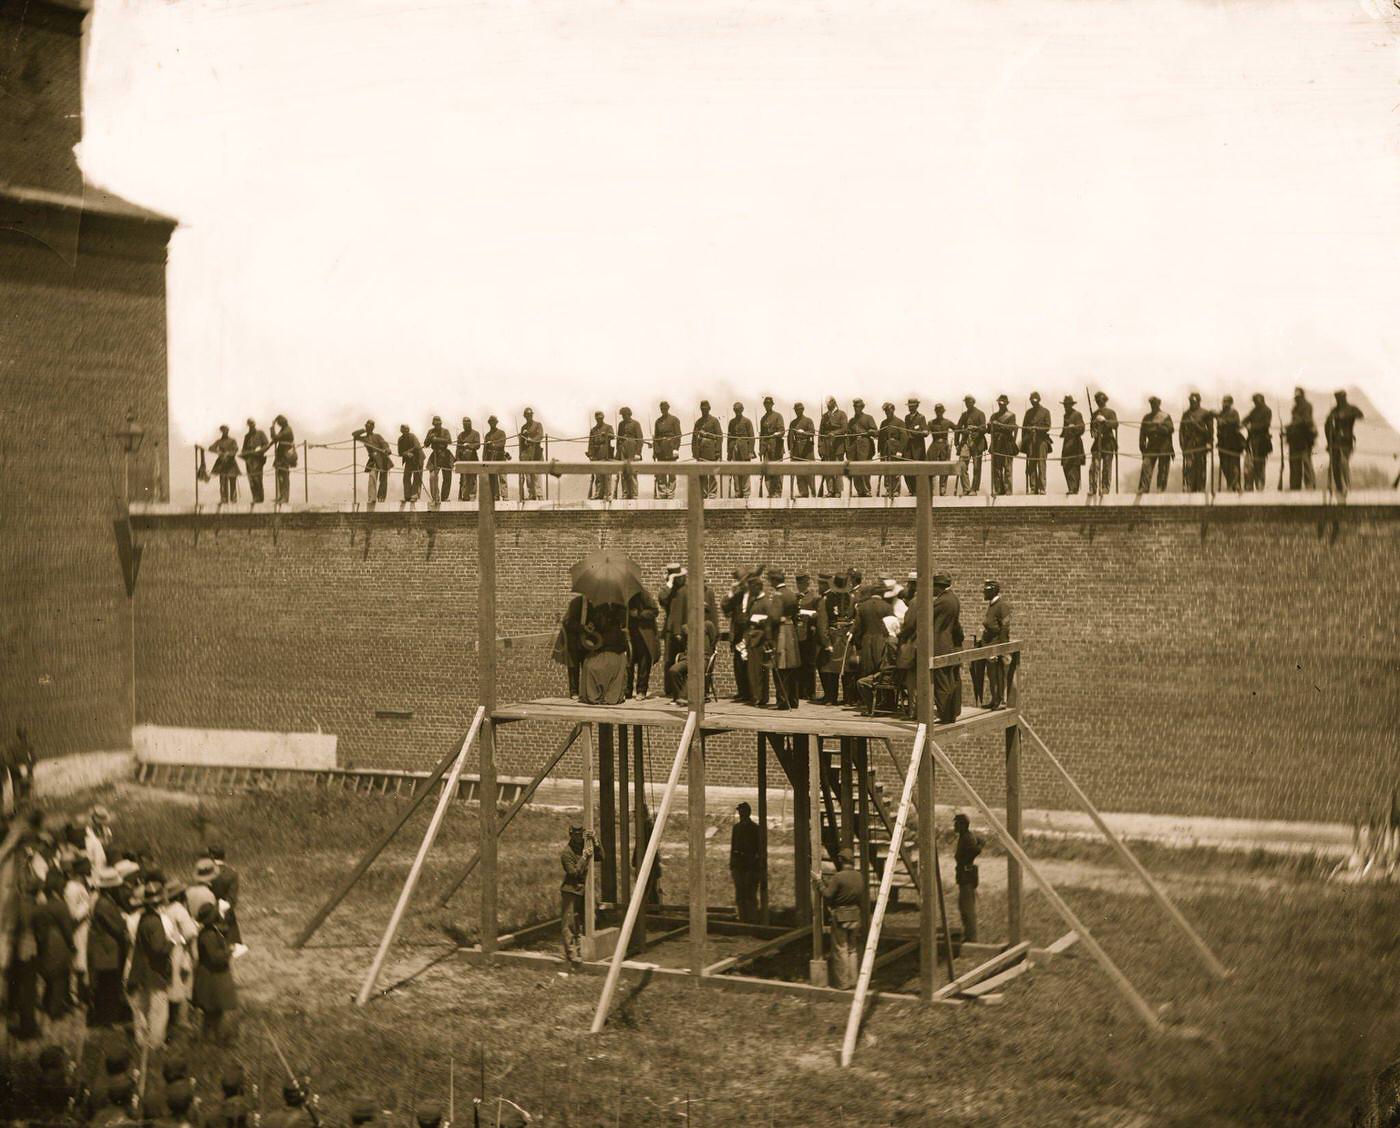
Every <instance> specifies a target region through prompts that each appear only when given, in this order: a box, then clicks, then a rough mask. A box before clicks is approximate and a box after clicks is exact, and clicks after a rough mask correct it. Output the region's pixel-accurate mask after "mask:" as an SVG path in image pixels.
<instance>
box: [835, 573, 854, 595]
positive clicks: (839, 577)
mask: <svg viewBox="0 0 1400 1128" xmlns="http://www.w3.org/2000/svg"><path fill="white" fill-rule="evenodd" d="M849 586H850V581H849V580H848V579H847V577H846V573H845V572H838V573H837V574H836V575H834V576H832V577H831V588H832V590H833V591H845V590H846V589H847V588H848V587H849Z"/></svg>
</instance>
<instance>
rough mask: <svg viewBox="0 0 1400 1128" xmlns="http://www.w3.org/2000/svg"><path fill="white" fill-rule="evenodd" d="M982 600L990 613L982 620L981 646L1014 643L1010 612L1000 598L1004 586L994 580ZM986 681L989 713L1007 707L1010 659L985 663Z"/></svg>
mask: <svg viewBox="0 0 1400 1128" xmlns="http://www.w3.org/2000/svg"><path fill="white" fill-rule="evenodd" d="M982 598H983V599H985V600H986V601H987V613H986V614H985V615H984V616H983V617H982V639H981V641H980V643H979V644H978V645H980V646H996V645H998V644H999V643H1003V642H1010V641H1011V608H1010V606H1009V605H1008V604H1007V602H1006V600H1004V599H1003V598H1002V597H1001V586H1000V585H999V584H998V583H997V582H996V581H995V580H988V581H987V582H986V583H984V584H983V585H982ZM986 663H987V666H986V669H987V681H988V685H989V689H990V691H991V700H990V701H988V702H987V708H988V709H1000V708H1001V707H1002V706H1003V705H1004V704H1005V703H1006V692H1007V681H1008V678H1007V658H1006V655H1004V654H998V655H996V656H995V657H992V658H988V659H986Z"/></svg>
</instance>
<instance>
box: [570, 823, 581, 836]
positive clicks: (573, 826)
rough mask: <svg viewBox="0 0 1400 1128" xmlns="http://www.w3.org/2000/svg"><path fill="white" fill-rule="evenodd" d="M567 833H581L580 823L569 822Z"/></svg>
mask: <svg viewBox="0 0 1400 1128" xmlns="http://www.w3.org/2000/svg"><path fill="white" fill-rule="evenodd" d="M569 833H570V834H582V833H583V825H582V824H581V823H570V824H569Z"/></svg>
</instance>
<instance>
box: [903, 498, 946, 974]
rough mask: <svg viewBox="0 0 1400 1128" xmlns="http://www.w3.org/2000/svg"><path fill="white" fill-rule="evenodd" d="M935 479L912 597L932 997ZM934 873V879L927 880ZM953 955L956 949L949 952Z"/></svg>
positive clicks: (922, 895) (922, 913) (924, 936)
mask: <svg viewBox="0 0 1400 1128" xmlns="http://www.w3.org/2000/svg"><path fill="white" fill-rule="evenodd" d="M932 491H933V482H932V480H931V479H930V478H928V477H927V476H925V475H923V474H920V475H919V476H918V477H917V478H916V479H915V484H914V496H915V499H916V500H915V502H914V567H915V569H916V570H917V572H918V576H919V587H918V592H917V594H916V595H915V597H914V608H915V615H916V620H915V621H916V622H917V624H918V635H917V649H916V654H915V661H914V677H915V688H914V702H915V708H916V715H917V716H918V719H919V724H920V725H921V726H923V731H924V737H925V739H924V740H923V741H916V742H915V745H914V760H915V761H919V763H918V766H917V768H915V765H914V763H913V762H911V764H910V771H915V770H917V771H918V773H919V790H918V809H919V827H918V834H919V868H920V870H921V871H922V872H923V874H924V880H923V881H922V882H921V883H920V885H919V994H920V995H921V996H922V997H923V998H925V999H932V998H933V995H934V992H935V991H936V990H937V984H938V939H937V929H938V907H939V906H938V902H937V901H936V900H935V898H934V896H933V894H934V893H936V892H937V891H939V890H940V889H941V885H940V883H939V882H938V880H937V876H938V875H937V873H936V872H934V867H935V866H936V865H937V863H936V862H935V860H934V857H935V854H934V851H935V848H936V842H935V839H934V834H935V828H936V819H935V815H934V808H935V804H936V801H937V788H936V784H935V780H934V775H933V760H932V758H931V757H930V756H929V753H928V745H929V744H930V743H931V741H929V740H928V738H927V737H928V730H929V729H930V728H932V727H933V722H934V709H933V680H932V675H930V674H929V673H928V670H929V664H930V662H931V661H932V660H933V498H932ZM930 873H933V876H934V878H935V880H933V881H929V880H928V879H927V878H928V875H929V874H930ZM948 957H949V959H950V960H951V959H952V952H949V953H948Z"/></svg>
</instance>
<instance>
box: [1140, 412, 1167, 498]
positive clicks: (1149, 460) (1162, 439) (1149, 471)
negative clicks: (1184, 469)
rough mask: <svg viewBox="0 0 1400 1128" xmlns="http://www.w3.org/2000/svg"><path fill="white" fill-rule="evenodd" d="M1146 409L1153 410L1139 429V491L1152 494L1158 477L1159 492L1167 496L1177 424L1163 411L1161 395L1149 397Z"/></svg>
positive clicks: (1145, 416)
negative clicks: (1165, 493)
mask: <svg viewBox="0 0 1400 1128" xmlns="http://www.w3.org/2000/svg"><path fill="white" fill-rule="evenodd" d="M1147 406H1148V408H1149V409H1150V410H1149V411H1148V412H1147V414H1146V415H1144V416H1143V417H1142V425H1141V427H1140V428H1139V429H1138V450H1139V451H1141V452H1142V470H1141V471H1140V472H1139V473H1138V488H1137V492H1138V493H1140V494H1144V493H1151V492H1152V478H1153V475H1154V474H1155V475H1156V478H1157V492H1158V493H1164V492H1165V491H1166V488H1167V474H1168V473H1169V472H1170V471H1171V468H1172V457H1173V455H1174V454H1175V451H1176V448H1175V446H1174V445H1173V444H1172V435H1174V434H1175V433H1176V425H1175V424H1174V423H1173V422H1172V417H1171V416H1170V415H1168V414H1167V413H1166V412H1165V411H1163V410H1162V401H1161V399H1160V398H1159V397H1158V396H1148V397H1147Z"/></svg>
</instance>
